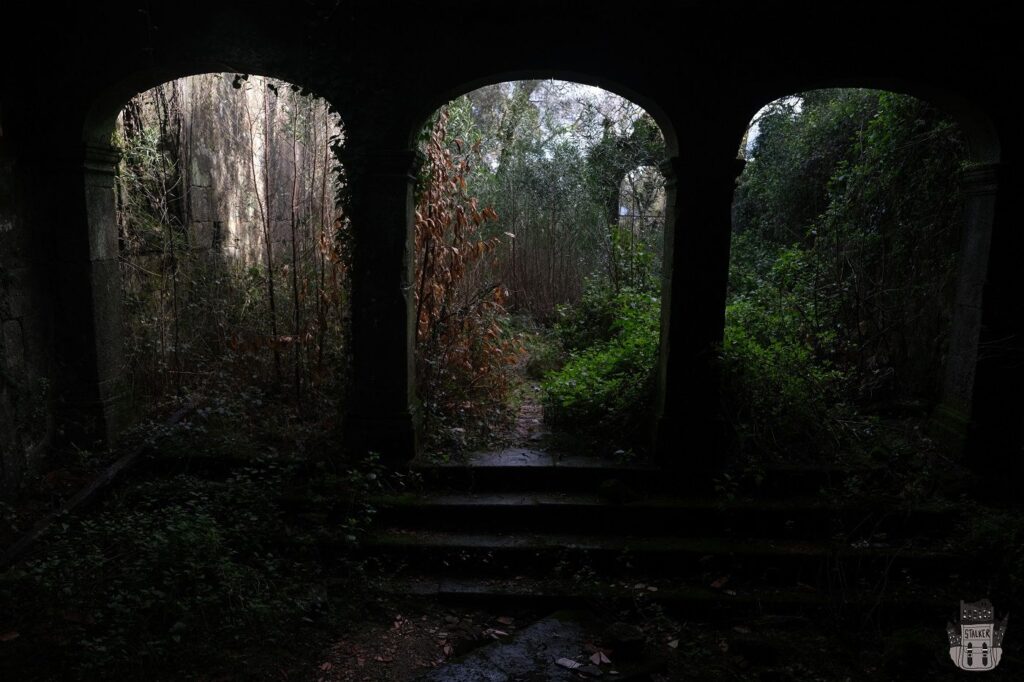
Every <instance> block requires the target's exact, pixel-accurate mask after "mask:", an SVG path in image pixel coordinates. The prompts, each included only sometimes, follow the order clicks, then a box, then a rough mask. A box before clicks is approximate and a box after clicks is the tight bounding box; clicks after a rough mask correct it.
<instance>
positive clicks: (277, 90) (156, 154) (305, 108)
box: [117, 74, 348, 411]
mask: <svg viewBox="0 0 1024 682" xmlns="http://www.w3.org/2000/svg"><path fill="white" fill-rule="evenodd" d="M342 142H343V137H342V131H341V127H340V123H339V121H338V120H337V116H335V115H332V114H331V113H330V112H329V111H328V107H327V105H326V103H325V102H324V101H323V100H319V99H317V98H314V97H311V96H309V95H306V94H300V93H298V92H297V91H296V89H294V88H291V87H289V86H288V85H287V84H284V83H280V82H277V81H273V80H270V79H264V78H257V77H252V78H245V77H234V76H231V75H229V74H212V75H207V76H195V77H192V78H187V79H182V80H178V81H172V82H170V83H166V84H164V85H161V86H159V87H157V88H155V89H153V90H150V91H147V92H144V93H142V94H140V95H138V96H137V97H135V98H133V99H132V101H131V102H130V103H129V104H128V106H127V107H126V108H125V109H124V111H123V113H122V116H121V124H120V125H119V127H118V132H117V143H118V145H119V146H120V147H121V148H122V150H123V157H124V160H123V162H122V164H121V169H120V174H119V182H118V197H119V206H118V208H119V211H118V215H119V228H120V246H121V248H120V261H121V266H122V267H121V274H122V285H123V292H124V319H125V325H126V335H125V338H126V344H125V349H126V361H127V363H128V372H127V373H126V374H127V376H128V381H129V382H130V386H129V389H130V392H131V394H132V395H133V397H134V398H135V400H134V402H135V404H136V405H138V406H140V407H144V408H145V407H147V406H151V405H153V404H154V403H157V402H159V401H160V400H162V399H165V398H167V397H169V396H177V397H182V396H185V395H187V394H189V393H190V392H194V391H202V390H213V391H214V392H216V391H217V387H218V386H219V385H222V384H223V383H224V382H225V381H226V380H227V377H228V376H229V375H230V376H231V377H234V378H238V379H242V380H244V381H246V382H249V383H251V384H253V385H259V386H263V387H267V388H269V389H270V390H272V391H280V392H284V393H287V394H289V395H290V396H291V397H292V401H293V402H294V403H295V404H296V405H301V404H304V405H305V408H306V409H308V410H311V411H315V410H316V409H317V408H318V407H319V406H320V405H321V403H323V402H324V401H326V402H327V404H329V405H334V404H335V402H336V400H337V399H338V398H339V397H340V394H341V390H342V389H343V375H344V372H345V368H346V367H347V363H346V360H345V348H346V346H347V344H346V343H345V341H344V338H345V333H346V332H345V330H346V322H345V321H346V319H347V313H346V309H345V308H346V306H347V301H348V298H347V278H346V270H345V267H346V266H345V262H346V252H345V249H346V246H347V240H346V239H344V238H343V235H344V230H345V226H346V223H345V221H344V219H343V216H342V214H341V213H340V211H339V210H338V208H337V207H336V205H335V195H336V193H337V190H338V183H339V182H340V180H339V175H338V174H339V170H340V169H339V168H338V166H337V161H336V159H335V154H334V151H335V150H336V149H337V148H338V147H339V146H340V145H341V144H342Z"/></svg>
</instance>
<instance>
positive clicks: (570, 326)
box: [543, 281, 661, 446]
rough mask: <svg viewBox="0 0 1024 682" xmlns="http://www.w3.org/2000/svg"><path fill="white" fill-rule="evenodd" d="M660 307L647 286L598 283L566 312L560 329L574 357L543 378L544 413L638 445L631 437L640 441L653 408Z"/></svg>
mask: <svg viewBox="0 0 1024 682" xmlns="http://www.w3.org/2000/svg"><path fill="white" fill-rule="evenodd" d="M660 311H661V305H660V301H659V299H658V298H657V297H656V296H653V295H651V294H650V293H648V292H643V291H637V290H634V289H628V288H627V289H621V290H620V291H618V292H615V291H613V290H612V289H611V288H609V287H608V286H607V285H602V284H601V283H600V282H598V281H592V282H591V283H590V285H589V286H588V287H587V290H586V293H585V294H584V297H583V301H582V302H581V304H580V305H579V306H578V307H577V308H571V309H569V308H564V309H563V310H562V316H563V319H562V321H561V322H560V323H559V325H558V331H559V334H560V336H561V338H562V343H563V344H564V347H565V348H566V349H567V350H568V351H569V359H568V361H567V362H566V363H565V365H564V366H563V367H562V368H561V369H560V370H558V371H555V372H552V373H550V374H549V375H548V376H547V378H546V379H545V380H544V384H543V390H544V409H545V415H546V417H548V418H549V419H551V420H552V421H553V422H555V423H556V424H567V425H575V426H587V427H592V428H593V430H591V431H590V433H591V435H592V436H594V437H601V436H604V435H613V436H614V437H615V438H616V439H618V443H617V444H619V445H623V446H633V445H638V443H636V442H631V441H632V440H633V439H636V440H639V439H638V436H639V435H640V432H641V431H642V429H643V426H644V417H645V415H647V414H648V413H649V410H650V406H651V397H652V393H653V391H652V389H653V377H652V374H653V367H654V366H655V362H656V359H657V352H658V340H659V333H660V329H661V325H660Z"/></svg>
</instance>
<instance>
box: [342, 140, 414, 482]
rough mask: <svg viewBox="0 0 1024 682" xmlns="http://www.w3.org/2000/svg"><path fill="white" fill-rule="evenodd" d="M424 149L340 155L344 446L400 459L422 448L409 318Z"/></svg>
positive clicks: (398, 462) (403, 460)
mask: <svg viewBox="0 0 1024 682" xmlns="http://www.w3.org/2000/svg"><path fill="white" fill-rule="evenodd" d="M422 163H423V155H422V154H421V153H420V152H418V151H415V150H412V149H402V148H397V149H394V148H393V149H386V148H383V149H382V148H375V147H372V146H364V147H362V148H359V149H358V150H356V151H353V152H351V153H349V154H346V155H345V157H344V165H345V174H346V178H347V182H348V189H349V207H348V215H349V218H350V219H351V227H352V233H353V237H354V247H353V263H352V273H351V276H352V335H351V338H352V363H353V366H352V383H351V386H350V388H349V391H350V393H349V404H348V408H347V417H346V426H345V433H346V439H347V441H348V447H349V448H350V449H353V450H355V451H359V452H376V453H377V454H379V455H380V456H381V457H382V458H383V459H384V460H385V461H386V462H388V463H390V464H393V465H399V466H400V465H402V464H404V463H406V462H408V461H409V460H410V459H411V458H413V457H414V456H415V455H416V454H417V453H418V451H419V434H418V420H417V418H416V412H417V411H416V389H415V364H414V358H413V350H414V345H415V333H416V325H415V321H414V319H413V289H412V284H413V266H414V263H413V252H412V249H413V189H414V186H415V181H416V174H417V172H418V170H419V167H420V165H421V164H422Z"/></svg>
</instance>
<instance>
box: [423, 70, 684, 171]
mask: <svg viewBox="0 0 1024 682" xmlns="http://www.w3.org/2000/svg"><path fill="white" fill-rule="evenodd" d="M534 78H541V79H553V80H560V81H568V82H572V83H579V84H581V85H591V86H594V87H597V88H601V89H602V90H607V91H608V92H610V93H612V94H615V95H618V96H619V97H622V98H623V99H628V100H629V101H631V102H633V103H634V104H636V105H638V106H640V107H641V108H643V110H644V111H646V112H647V113H648V114H650V115H651V118H653V119H654V122H655V123H657V124H658V128H659V129H660V130H661V134H662V136H663V137H664V138H665V155H666V156H667V157H669V158H671V157H674V156H676V155H677V154H678V153H679V137H678V135H677V134H676V129H675V126H674V125H673V123H672V119H671V118H670V117H669V115H668V113H667V111H666V110H665V109H664V108H663V107H662V106H661V105H659V104H658V102H657V101H656V100H655V99H654V98H652V97H649V96H647V95H644V94H642V93H640V92H638V91H636V90H634V89H632V88H630V87H629V86H627V85H623V84H621V83H619V82H618V81H613V80H610V79H607V78H604V77H602V76H599V75H595V74H593V73H590V72H584V71H577V70H573V69H557V68H556V69H515V70H508V71H498V72H495V73H491V74H488V75H484V76H480V77H478V78H472V79H469V80H464V81H461V82H460V83H458V84H454V85H452V86H450V87H446V88H442V89H439V90H436V91H434V92H432V93H431V94H430V95H429V96H428V97H426V98H424V99H423V102H422V104H420V105H419V106H418V107H417V108H416V109H415V110H413V112H412V113H413V121H412V123H413V125H412V127H411V128H410V129H409V132H408V134H409V142H410V144H412V142H413V140H415V138H416V135H417V134H418V133H419V131H420V129H421V128H422V127H423V125H424V123H426V121H427V120H428V119H429V118H430V116H432V115H433V113H434V112H435V111H437V110H438V109H439V108H441V107H442V106H444V105H445V104H446V103H447V102H450V101H452V100H453V99H457V98H459V97H461V96H462V95H465V94H467V93H469V92H472V91H473V90H476V89H478V88H482V87H485V86H488V85H496V84H498V83H505V82H508V81H517V80H529V79H534Z"/></svg>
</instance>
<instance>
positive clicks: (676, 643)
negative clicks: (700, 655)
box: [668, 639, 679, 649]
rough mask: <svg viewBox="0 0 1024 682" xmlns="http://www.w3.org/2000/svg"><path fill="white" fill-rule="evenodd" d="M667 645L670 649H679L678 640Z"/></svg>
mask: <svg viewBox="0 0 1024 682" xmlns="http://www.w3.org/2000/svg"><path fill="white" fill-rule="evenodd" d="M668 645H669V646H670V647H672V648H673V649H678V648H679V640H678V639H673V640H672V641H671V642H669V643H668Z"/></svg>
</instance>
